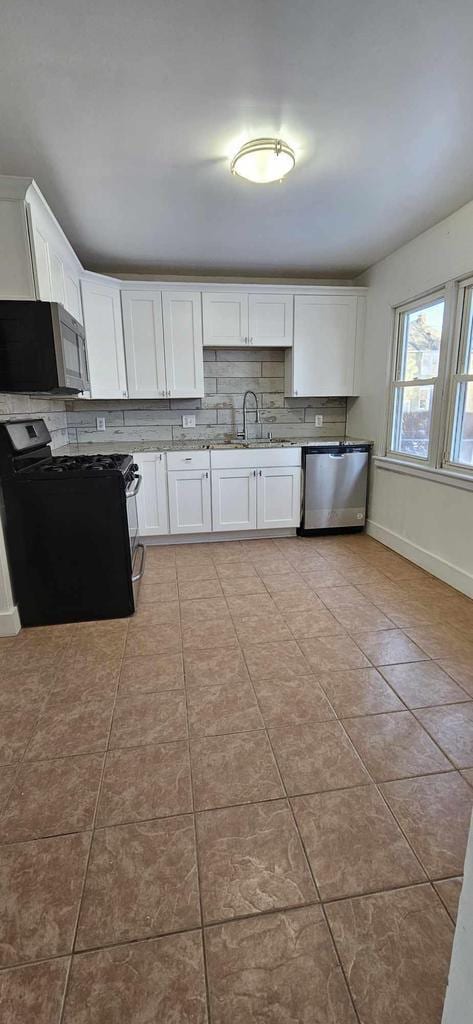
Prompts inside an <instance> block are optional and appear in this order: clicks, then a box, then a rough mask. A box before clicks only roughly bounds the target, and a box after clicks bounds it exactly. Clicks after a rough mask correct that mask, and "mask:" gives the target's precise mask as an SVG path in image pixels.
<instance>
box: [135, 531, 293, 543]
mask: <svg viewBox="0 0 473 1024" xmlns="http://www.w3.org/2000/svg"><path fill="white" fill-rule="evenodd" d="M296 536H297V531H296V528H295V527H285V528H284V529H282V530H234V531H228V533H227V532H223V531H222V533H172V534H170V533H166V534H163V536H161V537H159V536H157V535H156V534H151V535H150V536H149V537H140V540H141V541H143V543H144V544H146V545H148V544H202V543H204V542H205V544H209V543H210V544H219V543H220V544H221V543H222V541H224V540H264V539H265V538H268V537H273V538H274V537H296Z"/></svg>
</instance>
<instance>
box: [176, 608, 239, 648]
mask: <svg viewBox="0 0 473 1024" xmlns="http://www.w3.org/2000/svg"><path fill="white" fill-rule="evenodd" d="M182 639H183V644H184V651H192V650H194V651H197V650H206V649H209V648H210V649H212V648H215V647H237V646H238V641H237V636H236V633H235V629H234V626H233V623H232V620H231V618H230V616H229V615H228V616H227V617H226V618H223V619H214V620H212V622H209V621H208V620H207V621H205V622H187V623H184V624H183V626H182Z"/></svg>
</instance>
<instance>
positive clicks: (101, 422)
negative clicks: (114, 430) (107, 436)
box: [97, 416, 105, 430]
mask: <svg viewBox="0 0 473 1024" xmlns="http://www.w3.org/2000/svg"><path fill="white" fill-rule="evenodd" d="M97 430H105V416H97Z"/></svg>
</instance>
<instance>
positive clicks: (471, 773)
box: [461, 768, 473, 786]
mask: <svg viewBox="0 0 473 1024" xmlns="http://www.w3.org/2000/svg"><path fill="white" fill-rule="evenodd" d="M461 775H463V778H464V779H466V781H467V782H468V783H469V784H470V786H473V768H466V769H465V770H464V771H462V772H461Z"/></svg>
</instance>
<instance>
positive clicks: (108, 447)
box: [53, 435, 373, 455]
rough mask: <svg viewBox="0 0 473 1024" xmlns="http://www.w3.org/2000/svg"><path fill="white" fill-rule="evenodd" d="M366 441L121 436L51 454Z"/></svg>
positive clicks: (356, 441)
mask: <svg viewBox="0 0 473 1024" xmlns="http://www.w3.org/2000/svg"><path fill="white" fill-rule="evenodd" d="M342 443H347V444H369V445H372V444H373V442H372V441H367V440H366V439H365V438H359V437H348V436H347V437H343V436H340V435H337V436H336V437H315V438H313V439H310V438H307V437H304V438H295V437H294V438H290V439H284V438H277V437H275V438H273V440H272V441H269V440H268V439H267V438H263V439H261V440H250V441H239V440H235V441H208V440H205V439H203V438H202V439H200V440H199V439H198V438H196V439H195V441H135V440H130V441H126V440H124V439H123V438H122V437H120V438H117V440H116V441H104V443H103V444H99V443H97V442H95V441H94V442H93V443H89V444H66V445H63V446H62V447H61V448H56V449H55V450H54V453H53V454H54V455H113V454H114V453H115V452H117V451H119V452H137V453H138V452H174V451H176V452H177V451H207V450H209V449H211V448H214V449H219V450H220V451H221V450H225V449H227V448H228V449H234V448H306V447H307V446H308V445H316V446H320V445H324V444H342Z"/></svg>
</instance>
